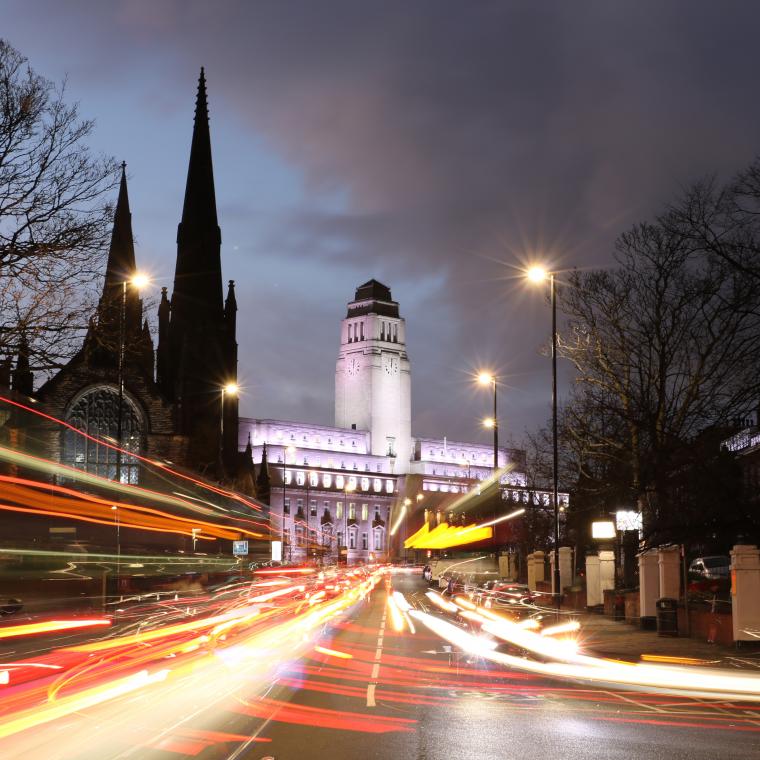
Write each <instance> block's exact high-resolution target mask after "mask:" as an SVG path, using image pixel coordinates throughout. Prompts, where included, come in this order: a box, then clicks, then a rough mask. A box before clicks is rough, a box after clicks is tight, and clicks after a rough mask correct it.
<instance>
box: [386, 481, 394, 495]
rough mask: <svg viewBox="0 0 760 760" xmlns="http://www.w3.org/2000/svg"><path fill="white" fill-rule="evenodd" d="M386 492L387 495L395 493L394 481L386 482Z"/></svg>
mask: <svg viewBox="0 0 760 760" xmlns="http://www.w3.org/2000/svg"><path fill="white" fill-rule="evenodd" d="M385 492H386V493H393V481H392V480H386V481H385Z"/></svg>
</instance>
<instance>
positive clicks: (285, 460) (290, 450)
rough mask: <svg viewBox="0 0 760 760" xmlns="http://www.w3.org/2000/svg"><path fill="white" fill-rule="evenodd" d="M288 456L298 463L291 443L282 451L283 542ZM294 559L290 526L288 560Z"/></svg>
mask: <svg viewBox="0 0 760 760" xmlns="http://www.w3.org/2000/svg"><path fill="white" fill-rule="evenodd" d="M288 456H290V457H292V459H293V464H295V463H296V447H295V446H293V445H292V444H290V445H289V446H287V447H286V448H285V449H283V452H282V519H281V521H280V528H281V530H282V539H283V543H284V541H285V466H286V465H287V463H288ZM293 524H294V525H295V515H293ZM292 560H293V545H292V536H291V535H290V528H288V543H287V561H288V562H292Z"/></svg>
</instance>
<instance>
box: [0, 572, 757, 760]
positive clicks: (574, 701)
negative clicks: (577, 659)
mask: <svg viewBox="0 0 760 760" xmlns="http://www.w3.org/2000/svg"><path fill="white" fill-rule="evenodd" d="M391 583H392V584H393V589H395V590H397V591H400V592H401V593H402V594H403V595H404V597H405V598H406V599H407V600H408V601H409V602H410V603H412V604H413V605H415V606H418V607H422V606H424V605H425V604H426V602H427V600H426V598H425V596H424V592H425V591H426V590H427V588H426V586H425V585H424V584H423V583H422V579H421V578H420V577H419V576H418V575H416V574H414V575H412V574H406V573H394V574H392V575H390V576H388V577H387V579H384V580H381V581H380V582H379V583H378V584H377V585H376V586H375V587H374V590H373V591H372V592H371V594H370V595H369V596H367V597H366V598H364V599H363V600H360V601H356V602H355V603H353V604H352V606H350V607H349V608H347V609H344V611H343V612H342V613H341V614H340V615H338V616H337V617H331V618H329V621H328V622H322V623H320V624H319V625H318V626H317V627H316V628H313V629H311V632H310V633H309V634H308V635H306V634H304V633H302V632H301V629H290V628H287V627H286V626H288V625H290V623H288V622H287V621H286V622H284V623H280V622H278V621H280V620H281V618H280V617H277V616H274V617H273V618H272V620H273V621H275V622H276V625H275V623H273V624H272V626H271V627H270V628H266V627H262V631H263V632H262V633H261V634H256V635H257V636H259V638H256V639H251V641H252V642H255V646H251V648H250V649H248V650H245V656H240V660H239V662H238V661H237V660H235V659H234V658H235V656H236V653H239V650H240V647H237V646H235V645H234V641H233V642H230V641H227V642H225V643H227V644H230V646H229V647H228V648H227V649H224V650H221V652H222V653H223V654H221V655H220V650H216V654H215V655H214V657H213V658H211V659H213V660H214V662H216V660H219V659H220V657H221V658H222V659H224V660H225V667H224V668H220V667H216V666H215V669H213V670H209V669H208V668H209V667H210V666H209V665H208V660H209V659H210V658H209V657H207V656H204V657H203V658H200V659H198V660H188V661H187V663H186V664H185V665H184V666H182V662H183V661H182V656H183V655H182V652H183V651H189V649H188V648H187V647H185V649H184V650H181V649H179V648H177V646H178V645H177V644H173V645H172V646H173V649H172V651H169V650H168V649H163V650H161V651H162V652H163V655H162V656H164V657H165V658H166V659H163V660H161V664H159V665H158V666H157V667H161V668H162V670H161V671H158V672H159V673H163V674H166V673H167V672H169V671H171V672H172V673H173V674H177V675H176V676H175V675H172V676H171V677H166V679H165V681H161V682H155V683H152V682H146V684H145V688H143V689H141V690H139V691H134V690H132V691H129V692H127V693H125V694H123V695H121V694H116V695H114V696H113V698H110V696H109V699H108V700H106V701H98V703H97V704H96V705H93V706H88V705H87V704H84V703H83V705H82V709H78V710H76V711H75V712H72V711H71V710H69V711H68V712H66V713H65V714H62V716H61V717H55V718H54V719H51V720H50V721H49V722H45V723H40V722H39V721H36V722H35V724H34V728H33V729H28V730H24V731H21V732H18V733H16V734H15V735H13V736H11V737H10V738H6V739H5V740H4V741H3V740H0V756H2V757H3V758H8V760H10V759H11V758H17V757H19V758H20V757H25V758H26V757H44V758H45V760H57V759H58V758H62V759H64V758H65V760H110V759H111V758H124V759H126V758H132V759H137V760H142V759H143V758H150V760H170V759H171V758H175V759H176V758H182V757H195V758H200V760H218V759H221V758H246V760H261V759H262V758H268V757H274V758H275V760H303V758H319V759H324V760H337V759H339V758H350V759H351V760H353V759H359V760H370V759H371V758H394V759H396V758H404V759H406V758H409V759H410V760H439V759H440V760H444V758H445V759H446V760H450V759H451V758H479V759H480V758H495V759H496V758H498V760H518V759H519V760H523V758H525V757H526V755H529V756H530V757H541V758H546V757H557V758H568V759H569V760H580V759H581V758H609V759H610V760H617V759H622V758H636V759H638V758H651V759H653V760H659V759H660V758H662V759H663V760H681V758H683V759H684V760H685V759H686V758H689V760H708V759H709V760H715V759H716V758H721V759H726V760H729V759H730V758H749V757H753V756H755V757H756V756H760V702H742V703H739V702H727V701H723V702H716V701H711V700H706V699H693V698H686V697H683V696H672V695H668V694H663V693H660V694H653V693H645V692H642V691H634V690H620V689H617V688H610V689H606V688H598V687H593V686H589V685H587V684H581V683H574V682H572V681H568V680H549V679H547V678H545V677H544V676H537V675H534V674H531V673H529V672H525V671H524V670H521V669H520V670H513V669H508V668H505V667H504V666H501V665H496V664H494V663H491V662H487V661H486V660H483V659H482V658H480V657H478V656H475V655H468V654H466V653H462V652H460V651H458V649H457V647H456V646H454V645H452V644H449V643H447V642H446V641H445V640H443V639H441V638H439V637H437V636H436V635H433V634H432V633H431V632H430V631H429V630H428V629H427V628H426V627H425V626H423V625H420V624H415V625H416V632H415V633H414V634H412V633H411V632H410V631H409V630H407V629H405V630H403V631H397V630H395V629H394V626H393V620H392V617H393V616H392V614H391V613H390V612H389V606H388V604H387V598H388V594H389V592H390V591H391V585H390V584H391ZM257 593H260V592H257ZM275 593H278V592H275ZM427 606H428V607H429V606H430V605H429V604H428V605H427ZM246 609H247V608H246ZM311 609H314V610H317V609H319V605H316V606H315V607H313V608H311ZM283 618H284V616H283ZM257 619H258V618H257ZM296 619H297V620H298V619H300V618H296ZM412 619H413V620H414V618H412ZM265 622H266V621H265ZM192 625H195V623H192ZM304 630H306V629H305V628H304ZM267 636H268V637H269V638H266V637H267ZM262 637H263V638H262ZM182 641H183V642H186V641H187V639H182ZM142 646H143V642H140V647H142ZM283 649H284V650H285V651H283ZM125 651H126V650H125ZM141 651H143V650H142V649H140V648H137V649H135V650H133V649H130V650H128V652H127V653H126V654H128V656H129V657H130V658H134V657H136V656H139V652H141ZM146 651H149V649H148V650H146ZM135 652H137V654H135ZM166 652H168V654H167V653H166ZM82 654H83V653H81V652H79V653H77V656H78V657H80V658H81V656H82ZM126 654H125V655H124V656H126ZM252 654H253V655H254V659H255V662H253V664H252V665H251V666H250V667H249V663H248V660H250V658H251V655H252ZM153 658H154V660H155V655H153ZM99 663H100V664H99V667H101V668H103V667H104V666H103V661H102V660H99ZM77 667H79V668H80V671H79V672H80V674H81V673H82V672H84V671H83V670H82V669H81V666H79V665H78V666H77ZM154 667H156V666H155V665H151V666H150V668H148V670H150V674H151V675H150V677H151V678H152V677H153V676H155V675H156V672H157V671H155V669H154ZM172 669H173V670H172ZM119 672H122V671H119ZM146 672H147V671H146ZM79 677H80V678H81V677H82V676H81V675H80V676H79ZM161 677H162V678H163V677H164V676H161ZM118 683H121V682H118V681H115V680H111V681H110V682H109V685H108V688H110V689H113V688H114V687H113V684H118ZM85 694H89V692H85ZM77 698H78V699H82V697H80V696H78V697H77ZM54 705H55V703H53V706H54ZM1 707H2V702H1V701H0V708H1ZM45 709H48V710H49V709H51V706H50V704H47V705H46V708H45ZM0 712H1V710H0ZM1 728H2V724H0V729H1Z"/></svg>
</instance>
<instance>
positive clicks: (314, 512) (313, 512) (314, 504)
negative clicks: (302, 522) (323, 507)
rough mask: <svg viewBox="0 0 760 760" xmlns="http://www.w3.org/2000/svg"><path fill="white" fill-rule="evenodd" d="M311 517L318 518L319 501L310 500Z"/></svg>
mask: <svg viewBox="0 0 760 760" xmlns="http://www.w3.org/2000/svg"><path fill="white" fill-rule="evenodd" d="M309 515H310V516H311V517H316V516H317V500H316V499H310V500H309Z"/></svg>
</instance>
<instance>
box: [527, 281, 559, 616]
mask: <svg viewBox="0 0 760 760" xmlns="http://www.w3.org/2000/svg"><path fill="white" fill-rule="evenodd" d="M526 276H527V278H528V280H530V281H531V282H533V283H537V284H538V283H542V282H545V281H546V280H547V279H548V280H549V292H550V294H551V309H552V497H553V502H554V573H553V580H554V593H555V597H554V598H555V603H556V605H557V615H558V616H559V608H560V605H561V603H562V589H561V588H560V587H559V584H560V574H559V503H558V493H557V492H558V490H559V474H558V465H557V461H558V455H557V451H558V449H557V293H556V285H555V276H554V272H547V271H546V269H544V268H543V267H540V266H534V267H531V268H530V269H529V270H528V271H527V272H526Z"/></svg>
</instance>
